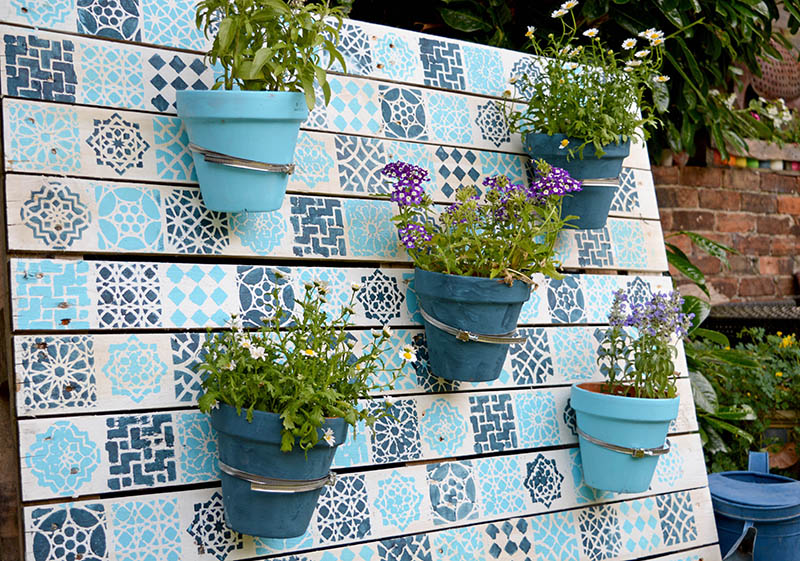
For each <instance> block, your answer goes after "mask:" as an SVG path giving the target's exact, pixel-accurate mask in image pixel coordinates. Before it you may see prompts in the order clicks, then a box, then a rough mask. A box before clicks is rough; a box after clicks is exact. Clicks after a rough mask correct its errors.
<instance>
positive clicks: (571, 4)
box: [561, 0, 578, 10]
mask: <svg viewBox="0 0 800 561" xmlns="http://www.w3.org/2000/svg"><path fill="white" fill-rule="evenodd" d="M577 5H578V2H577V0H568V1H567V2H564V3H563V4H561V9H562V10H571V9H572V8H574V7H575V6H577Z"/></svg>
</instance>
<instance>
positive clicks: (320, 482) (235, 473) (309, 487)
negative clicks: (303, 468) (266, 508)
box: [219, 461, 336, 493]
mask: <svg viewBox="0 0 800 561" xmlns="http://www.w3.org/2000/svg"><path fill="white" fill-rule="evenodd" d="M219 469H221V470H222V471H223V472H224V473H227V474H228V475H230V476H231V477H235V478H236V479H241V480H242V481H247V482H249V483H250V490H251V491H257V492H259V493H304V492H306V491H316V490H317V489H320V488H321V487H323V486H325V485H333V483H334V481H335V480H336V474H334V473H333V472H332V471H331V472H328V474H327V475H325V476H324V477H320V478H318V479H277V478H274V477H264V476H263V475H256V474H255V473H248V472H246V471H242V470H240V469H236V468H234V467H231V466H229V465H228V464H226V463H224V462H222V461H220V462H219Z"/></svg>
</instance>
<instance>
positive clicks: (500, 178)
mask: <svg viewBox="0 0 800 561" xmlns="http://www.w3.org/2000/svg"><path fill="white" fill-rule="evenodd" d="M483 185H484V186H485V187H488V188H489V192H488V193H487V199H490V200H492V201H493V202H494V203H495V206H496V207H497V208H495V210H494V215H495V218H497V219H498V220H508V219H509V212H508V202H509V201H510V200H511V199H512V198H516V196H517V195H519V194H522V195H524V196H525V197H526V198H530V196H529V194H528V189H527V188H526V187H525V185H522V184H519V183H511V181H510V180H509V179H508V177H507V176H505V175H495V176H493V177H487V178H486V179H484V180H483ZM512 218H517V216H516V215H515V216H513V217H512Z"/></svg>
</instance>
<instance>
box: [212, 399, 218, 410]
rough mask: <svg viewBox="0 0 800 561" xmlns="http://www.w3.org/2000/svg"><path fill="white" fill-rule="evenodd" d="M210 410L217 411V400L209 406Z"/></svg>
mask: <svg viewBox="0 0 800 561" xmlns="http://www.w3.org/2000/svg"><path fill="white" fill-rule="evenodd" d="M211 409H219V400H214V403H212V404H211Z"/></svg>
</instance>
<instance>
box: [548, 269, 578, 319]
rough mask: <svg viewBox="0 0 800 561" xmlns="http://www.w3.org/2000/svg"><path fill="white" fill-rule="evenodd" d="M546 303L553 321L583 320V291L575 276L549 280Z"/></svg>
mask: <svg viewBox="0 0 800 561" xmlns="http://www.w3.org/2000/svg"><path fill="white" fill-rule="evenodd" d="M547 304H548V306H549V307H550V316H551V317H552V319H553V323H578V322H580V321H581V320H583V317H584V316H583V308H584V300H583V291H582V290H581V287H580V285H579V284H578V281H577V279H576V278H575V277H572V276H567V277H564V278H563V279H560V280H551V281H550V283H549V284H548V286H547Z"/></svg>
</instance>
